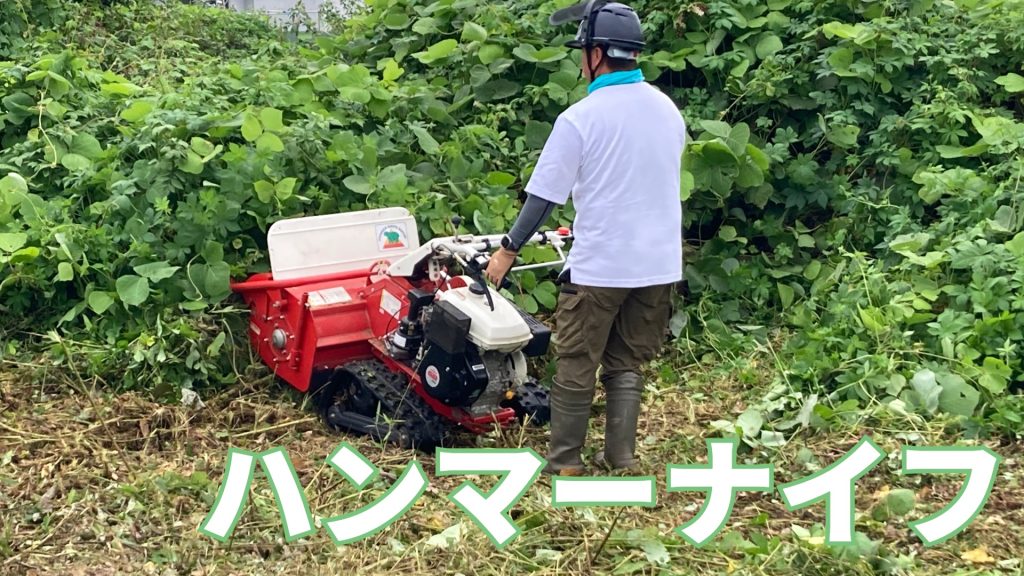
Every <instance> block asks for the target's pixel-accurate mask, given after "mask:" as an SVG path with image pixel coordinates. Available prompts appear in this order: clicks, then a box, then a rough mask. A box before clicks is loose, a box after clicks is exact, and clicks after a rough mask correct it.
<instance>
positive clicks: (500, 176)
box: [486, 172, 516, 187]
mask: <svg viewBox="0 0 1024 576" xmlns="http://www.w3.org/2000/svg"><path fill="white" fill-rule="evenodd" d="M515 181H516V177H515V176H514V175H512V174H509V173H508V172H490V173H488V174H487V180H486V182H487V183H488V184H490V185H491V186H503V187H508V186H511V185H512V184H514V183H515Z"/></svg>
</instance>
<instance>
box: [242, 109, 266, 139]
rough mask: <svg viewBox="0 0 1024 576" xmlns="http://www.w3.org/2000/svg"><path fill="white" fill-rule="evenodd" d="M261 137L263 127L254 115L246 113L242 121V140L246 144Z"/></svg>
mask: <svg viewBox="0 0 1024 576" xmlns="http://www.w3.org/2000/svg"><path fill="white" fill-rule="evenodd" d="M262 135H263V125H262V124H260V119H259V118H257V117H256V115H255V114H253V113H251V112H247V113H246V114H245V118H244V119H243V120H242V138H245V140H246V141H247V142H255V141H256V140H257V139H259V137H260V136H262Z"/></svg>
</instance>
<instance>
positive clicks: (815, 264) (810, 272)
mask: <svg viewBox="0 0 1024 576" xmlns="http://www.w3.org/2000/svg"><path fill="white" fill-rule="evenodd" d="M818 274H821V262H820V261H818V260H811V261H810V262H808V263H807V267H806V268H804V278H807V279H808V280H814V279H815V278H817V277H818Z"/></svg>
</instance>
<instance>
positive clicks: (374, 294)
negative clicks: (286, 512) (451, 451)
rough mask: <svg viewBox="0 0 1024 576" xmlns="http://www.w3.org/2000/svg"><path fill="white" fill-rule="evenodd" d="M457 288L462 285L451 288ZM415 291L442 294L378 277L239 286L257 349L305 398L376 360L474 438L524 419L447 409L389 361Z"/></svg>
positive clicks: (510, 413) (258, 280)
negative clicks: (341, 369)
mask: <svg viewBox="0 0 1024 576" xmlns="http://www.w3.org/2000/svg"><path fill="white" fill-rule="evenodd" d="M457 285H459V284H458V279H457V278H456V279H454V280H453V281H452V282H451V283H450V286H457ZM413 288H419V289H422V290H427V291H435V290H437V289H438V286H437V285H435V283H434V282H431V281H429V280H424V281H422V282H421V283H420V284H419V285H416V286H414V285H413V284H412V283H410V282H409V281H407V280H406V279H405V278H400V277H399V278H394V277H390V276H387V275H382V274H375V273H374V272H373V271H371V270H370V269H360V270H352V271H346V272H341V273H337V274H334V275H325V276H318V277H310V278H296V279H289V280H282V281H275V280H273V278H272V276H271V274H269V273H263V274H255V275H253V276H251V277H250V278H249V279H248V280H246V281H245V282H240V283H237V284H234V285H233V286H232V289H233V290H234V291H235V292H238V293H240V294H241V296H242V298H243V299H244V300H245V302H246V304H247V305H248V306H249V309H250V310H251V314H250V319H249V338H250V341H251V343H252V346H253V349H254V350H257V351H258V353H259V355H260V358H262V359H263V362H264V363H266V365H267V366H268V367H269V368H270V369H271V370H272V371H273V373H274V374H275V375H276V376H278V377H280V378H281V379H282V380H284V381H285V382H287V383H288V384H290V385H291V386H293V387H294V388H295V389H297V390H299V391H301V392H306V391H307V390H308V389H309V386H310V383H311V382H312V381H313V379H314V376H315V374H316V373H318V372H328V371H332V370H334V369H335V368H336V367H338V366H342V365H344V364H346V363H349V362H353V361H357V360H364V359H368V358H376V359H379V360H381V361H382V362H384V363H385V364H386V365H387V366H388V367H389V368H391V369H392V370H394V371H396V372H402V373H404V374H405V375H406V376H407V377H408V378H409V381H410V384H411V388H412V390H413V391H415V392H416V393H417V395H418V396H420V397H422V398H423V399H424V400H425V401H426V402H427V403H428V404H429V405H430V406H431V407H432V408H433V409H434V410H435V411H436V412H437V413H438V414H439V415H441V417H443V418H445V419H447V420H450V421H451V422H453V423H455V424H458V425H459V426H461V427H462V428H464V429H466V430H468V431H470V432H474V433H484V432H486V431H488V430H491V429H493V427H494V426H495V425H497V426H505V425H509V424H511V423H512V422H513V421H514V420H515V419H516V414H515V411H514V410H513V409H511V408H503V409H501V410H500V411H497V412H495V413H493V414H491V415H488V416H478V417H472V416H471V415H469V414H468V413H466V412H465V411H463V410H461V409H459V408H457V407H450V406H447V405H445V404H444V403H442V402H440V401H438V400H437V399H435V398H434V397H432V396H431V395H430V394H428V393H426V391H425V389H424V385H423V383H422V381H421V379H420V377H419V375H418V374H417V373H416V371H415V370H414V369H413V367H412V366H409V365H408V364H405V363H403V362H399V361H396V360H394V359H393V358H392V357H391V355H390V354H388V352H387V349H386V348H385V346H384V342H383V338H384V336H385V335H386V334H388V333H389V332H391V331H392V330H394V329H395V328H396V327H397V324H398V319H399V318H402V317H404V316H405V315H406V314H407V313H408V311H409V299H408V293H409V291H410V290H412V289H413Z"/></svg>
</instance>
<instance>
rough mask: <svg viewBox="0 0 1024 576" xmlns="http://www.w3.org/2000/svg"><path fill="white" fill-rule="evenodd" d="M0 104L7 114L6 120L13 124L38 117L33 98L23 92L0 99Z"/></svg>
mask: <svg viewBox="0 0 1024 576" xmlns="http://www.w3.org/2000/svg"><path fill="white" fill-rule="evenodd" d="M0 104H3V107H2V108H3V110H4V111H6V112H7V119H8V120H9V121H10V122H12V123H14V124H21V123H22V122H24V121H25V120H27V119H28V118H32V117H34V116H37V115H38V112H37V111H36V109H35V106H36V101H35V98H33V97H32V96H30V95H28V94H26V93H24V92H15V93H14V94H11V95H10V96H5V97H4V98H3V99H0Z"/></svg>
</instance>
